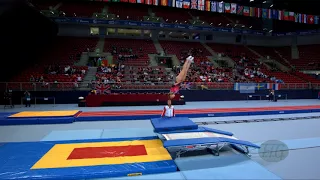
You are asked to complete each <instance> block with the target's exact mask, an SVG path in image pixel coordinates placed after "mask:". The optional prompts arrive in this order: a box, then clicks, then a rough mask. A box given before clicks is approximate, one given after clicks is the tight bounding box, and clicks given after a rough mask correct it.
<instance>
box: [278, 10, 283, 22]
mask: <svg viewBox="0 0 320 180" xmlns="http://www.w3.org/2000/svg"><path fill="white" fill-rule="evenodd" d="M278 20H283V11H281V10H279V11H278Z"/></svg>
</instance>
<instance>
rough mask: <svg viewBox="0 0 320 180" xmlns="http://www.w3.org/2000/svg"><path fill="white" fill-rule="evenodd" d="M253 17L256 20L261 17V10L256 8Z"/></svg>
mask: <svg viewBox="0 0 320 180" xmlns="http://www.w3.org/2000/svg"><path fill="white" fill-rule="evenodd" d="M255 16H256V17H258V18H260V17H261V8H256V12H255Z"/></svg>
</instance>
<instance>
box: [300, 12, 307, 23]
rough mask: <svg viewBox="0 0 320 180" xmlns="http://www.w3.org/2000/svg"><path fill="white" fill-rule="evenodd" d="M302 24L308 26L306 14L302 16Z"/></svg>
mask: <svg viewBox="0 0 320 180" xmlns="http://www.w3.org/2000/svg"><path fill="white" fill-rule="evenodd" d="M301 20H302V23H304V24H306V23H307V15H306V14H302V19H301Z"/></svg>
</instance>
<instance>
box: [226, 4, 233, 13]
mask: <svg viewBox="0 0 320 180" xmlns="http://www.w3.org/2000/svg"><path fill="white" fill-rule="evenodd" d="M224 12H225V13H231V7H230V3H225V4H224Z"/></svg>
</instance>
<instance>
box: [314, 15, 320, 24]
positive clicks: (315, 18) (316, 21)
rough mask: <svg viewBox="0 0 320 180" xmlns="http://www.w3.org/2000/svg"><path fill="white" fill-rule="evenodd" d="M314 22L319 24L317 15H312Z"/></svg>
mask: <svg viewBox="0 0 320 180" xmlns="http://www.w3.org/2000/svg"><path fill="white" fill-rule="evenodd" d="M314 24H319V16H314Z"/></svg>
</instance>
